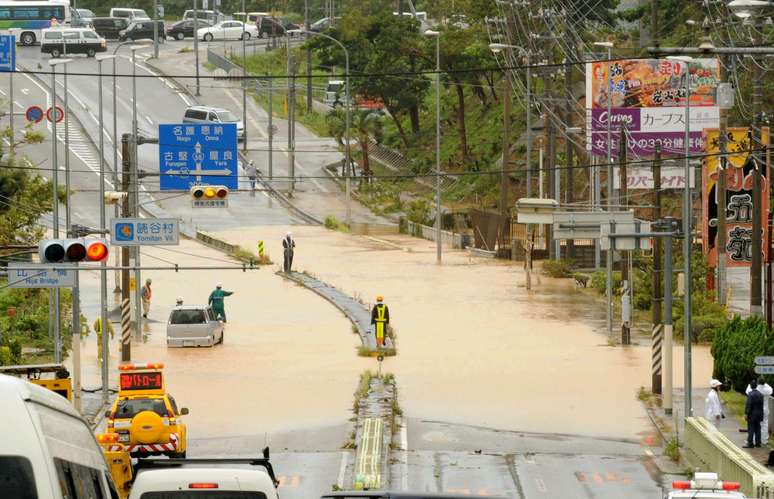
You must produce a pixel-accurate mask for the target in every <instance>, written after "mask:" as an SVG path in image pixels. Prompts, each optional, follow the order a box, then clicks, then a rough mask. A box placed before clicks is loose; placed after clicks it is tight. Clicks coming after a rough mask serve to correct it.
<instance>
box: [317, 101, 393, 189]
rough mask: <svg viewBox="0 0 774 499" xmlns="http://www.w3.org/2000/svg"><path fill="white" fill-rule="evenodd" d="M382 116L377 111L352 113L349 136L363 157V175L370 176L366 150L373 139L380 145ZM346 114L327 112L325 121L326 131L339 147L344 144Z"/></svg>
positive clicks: (369, 110)
mask: <svg viewBox="0 0 774 499" xmlns="http://www.w3.org/2000/svg"><path fill="white" fill-rule="evenodd" d="M382 117H383V114H382V112H381V111H379V110H378V109H354V110H353V111H352V123H351V124H350V134H351V137H352V138H354V139H355V140H356V141H357V143H358V147H359V148H360V153H361V155H362V157H363V165H362V166H363V175H365V176H371V175H372V173H373V172H372V171H371V162H370V158H369V153H368V148H369V145H370V142H371V138H373V139H374V140H375V141H376V143H377V144H378V143H381V141H382V132H383V129H384V124H383V122H382ZM346 120H347V114H346V111H345V110H343V109H341V108H336V109H334V110H333V111H331V112H329V113H328V114H327V115H326V117H325V121H326V123H327V124H328V130H329V131H330V132H331V134H332V135H333V136H334V137H335V138H336V141H337V142H338V143H339V144H340V145H341V146H345V144H344V137H345V136H346V132H347V121H346Z"/></svg>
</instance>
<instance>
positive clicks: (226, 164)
mask: <svg viewBox="0 0 774 499" xmlns="http://www.w3.org/2000/svg"><path fill="white" fill-rule="evenodd" d="M237 164H238V163H237V129H236V124H235V123H212V124H207V125H202V124H188V123H183V124H179V125H159V173H160V174H161V178H160V180H159V184H160V188H161V190H162V191H187V190H189V189H190V188H191V187H193V186H194V185H225V186H226V187H228V188H229V189H234V190H236V189H237V188H238V187H239V179H238V174H239V167H238V166H237Z"/></svg>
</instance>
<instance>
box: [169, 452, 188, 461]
mask: <svg viewBox="0 0 774 499" xmlns="http://www.w3.org/2000/svg"><path fill="white" fill-rule="evenodd" d="M186 452H187V451H183V452H177V453H175V454H172V457H174V458H176V459H185V454H186Z"/></svg>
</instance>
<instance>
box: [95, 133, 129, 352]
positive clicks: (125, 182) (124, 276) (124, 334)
mask: <svg viewBox="0 0 774 499" xmlns="http://www.w3.org/2000/svg"><path fill="white" fill-rule="evenodd" d="M130 137H131V134H128V133H125V134H123V135H122V136H121V166H122V168H121V191H122V192H125V193H126V196H124V197H123V201H122V203H121V216H122V217H124V218H128V217H129V216H131V211H130V197H131V196H130V195H129V184H130V179H131V177H130V170H131V164H130V163H131V152H130V151H131V144H130ZM129 265H130V264H129V246H122V247H121V266H122V267H124V268H123V269H122V270H121V360H122V361H123V362H128V361H130V360H132V343H131V322H132V315H131V311H130V307H129ZM105 329H106V328H105V325H104V324H103V325H102V335H103V336H104V335H105V333H106V331H105Z"/></svg>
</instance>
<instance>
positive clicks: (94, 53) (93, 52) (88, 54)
mask: <svg viewBox="0 0 774 499" xmlns="http://www.w3.org/2000/svg"><path fill="white" fill-rule="evenodd" d="M95 55H97V51H96V50H94V49H88V50H87V51H86V56H87V57H94V56H95Z"/></svg>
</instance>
